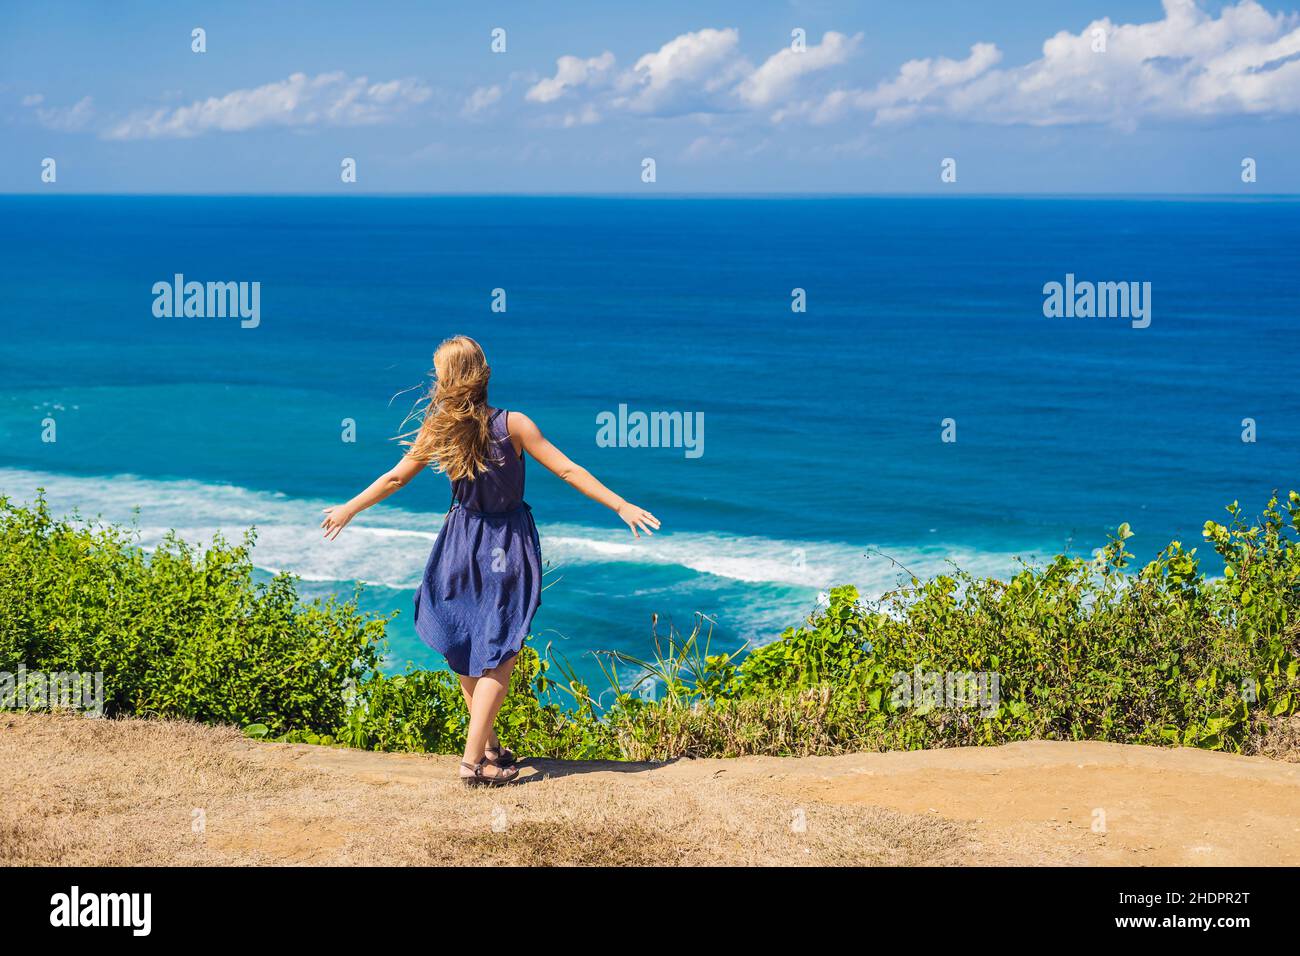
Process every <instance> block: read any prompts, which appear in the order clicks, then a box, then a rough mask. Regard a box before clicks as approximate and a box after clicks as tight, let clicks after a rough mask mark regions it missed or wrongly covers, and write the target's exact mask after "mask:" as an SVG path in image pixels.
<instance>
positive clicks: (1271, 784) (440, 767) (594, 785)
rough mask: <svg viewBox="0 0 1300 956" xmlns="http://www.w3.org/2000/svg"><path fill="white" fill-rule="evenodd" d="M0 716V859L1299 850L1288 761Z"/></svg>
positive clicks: (1220, 856)
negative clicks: (477, 765)
mask: <svg viewBox="0 0 1300 956" xmlns="http://www.w3.org/2000/svg"><path fill="white" fill-rule="evenodd" d="M455 768H456V759H455V758H453V757H440V756H439V757H430V756H420V755H403V754H375V753H366V752H362V751H351V750H343V749H337V748H322V747H308V746H302V745H284V744H265V743H256V742H253V741H249V740H246V739H244V738H242V737H240V736H239V735H238V734H237V733H235V732H234V731H232V730H229V729H225V728H213V727H204V726H199V725H194V724H184V723H176V722H162V721H94V720H84V719H81V718H77V717H51V716H46V715H18V714H10V715H4V716H0V792H3V793H4V794H5V795H6V799H5V800H4V801H3V803H2V804H0V864H22V863H148V862H159V863H174V864H234V863H240V864H250V863H251V864H258V863H311V864H327V865H331V864H352V865H356V864H379V863H397V864H408V863H409V864H420V863H435V864H437V863H453V864H454V863H471V862H473V863H482V862H491V863H523V864H546V863H577V864H583V863H723V864H727V863H734V864H763V863H787V864H789V863H830V864H836V863H862V864H965V865H972V864H974V865H979V864H996V863H1024V864H1032V863H1068V864H1175V865H1180V864H1191V865H1196V864H1239V863H1241V864H1292V865H1294V864H1297V863H1300V764H1295V763H1281V762H1276V761H1271V760H1268V759H1265V758H1262V757H1233V756H1229V755H1224V754H1213V753H1206V752H1202V751H1196V750H1186V749H1178V750H1168V749H1155V748H1146V747H1126V746H1121V745H1116V744H1100V743H1055V742H1031V743H1022V744H1014V745H1010V746H1006V747H999V748H969V749H959V750H934V751H920V752H909V753H886V754H854V755H849V756H843V757H816V758H804V759H793V758H770V757H753V758H741V759H736V760H681V761H676V762H674V763H670V764H657V765H652V764H618V763H600V762H561V761H530V762H528V764H527V766H526V768H525V771H524V779H523V781H522V782H521V783H519V784H516V785H515V786H513V787H510V788H506V789H501V790H492V791H483V790H479V791H467V790H466V789H465V788H463V787H461V786H460V785H459V784H457V783H456V781H455V780H454V778H453V774H454V773H455Z"/></svg>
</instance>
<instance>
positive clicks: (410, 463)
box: [320, 457, 427, 541]
mask: <svg viewBox="0 0 1300 956" xmlns="http://www.w3.org/2000/svg"><path fill="white" fill-rule="evenodd" d="M426 464H427V462H423V461H417V460H416V459H414V458H410V457H405V458H403V459H402V460H401V461H399V462H398V463H397V465H396V467H394V468H393V470H392V471H387V472H385V473H384V474H382V475H380V476H379V477H378V478H376V479H375V480H374V481H372V482H371V483H370V487H369V488H367V489H366V490H365V491H363V492H361V494H359V495H357V496H356V497H355V498H353V499H352V500H351V501H349V502H348V503H347V504H345V505H335V506H334V507H332V508H326V509H325V520H324V521H322V522H321V523H320V526H321V527H322V528H324V529H325V537H326V538H327V539H328V540H330V541H333V540H334V539H335V538H337V537H338V536H339V532H340V531H342V530H343V529H344V527H346V526H347V523H348V522H349V521H351V520H352V519H353V518H355V517H356V516H357V515H358V514H360V513H361V512H363V511H365V510H366V509H367V508H369V507H370V506H371V505H373V504H375V503H376V502H379V501H383V500H384V499H385V498H387V497H388V496H389V495H391V494H392V493H393V492H394V491H396V490H397V489H398V488H402V487H404V486H405V485H406V483H407V482H409V481H410V480H411V479H412V478H414V477H415V476H416V475H418V474H419V473H420V472H421V471H422V470H423V468H424V466H425V465H426Z"/></svg>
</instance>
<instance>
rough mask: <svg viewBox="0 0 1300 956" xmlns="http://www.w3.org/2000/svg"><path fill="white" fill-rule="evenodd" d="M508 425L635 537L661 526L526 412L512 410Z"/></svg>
mask: <svg viewBox="0 0 1300 956" xmlns="http://www.w3.org/2000/svg"><path fill="white" fill-rule="evenodd" d="M508 426H509V431H510V437H511V438H512V439H513V440H515V441H517V442H518V443H519V445H520V447H522V448H523V449H524V451H526V452H528V454H530V455H532V456H533V457H534V458H536V459H537V460H538V461H539V462H541V463H542V465H544V466H545V467H546V468H547V469H548V470H550V471H552V472H554V473H555V474H556V475H558V476H559V477H560V478H562V479H563V480H564V481H566V482H567V483H568V484H570V485H571V486H573V487H574V488H576V489H578V491H581V492H582V493H583V494H584V495H586V496H587V497H588V498H590V499H591V500H592V501H599V502H600V503H601V504H602V505H604V506H605V507H606V508H609V509H610V510H611V511H614V512H616V513H617V514H618V516H619V517H620V518H622V519H623V521H624V522H625V523H626V524H627V526H628V527H629V528H631V529H632V534H633V535H634V536H635V537H638V538H639V537H641V531H644V532H645V533H646V534H649V535H653V534H654V531H651V530H650V529H651V528H658V527H659V519H658V518H656V517H655V516H654V515H652V514H651V513H650V512H648V511H646V510H645V509H644V508H638V507H637V506H636V505H634V504H631V503H629V502H627V501H624V500H623V499H622V498H620V497H619V496H618V495H616V494H614V492H612V491H610V490H609V489H608V488H606V487H605V486H604V485H602V484H601V483H600V482H599V481H597V480H596V477H595V475H593V474H592V473H591V472H589V471H588V470H587V469H586V468H583V467H582V466H581V465H578V464H575V463H574V462H572V461H570V460H569V458H568V457H567V456H566V455H565V454H564V452H562V451H560V449H558V448H556V447H555V446H554V445H552V444H551V443H550V442H549V441H547V440H546V436H544V435H543V434H542V432H541V429H539V428H538V427H537V426H536V425H534V424H533V420H532V419H531V418H529V417H528V416H527V415H525V414H523V413H522V412H513V411H512V412H511V413H510V418H509V421H508ZM638 529H640V530H638Z"/></svg>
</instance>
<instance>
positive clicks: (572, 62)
mask: <svg viewBox="0 0 1300 956" xmlns="http://www.w3.org/2000/svg"><path fill="white" fill-rule="evenodd" d="M613 68H614V54H612V53H610V52H609V51H608V50H606V51H605V52H604V53H602V54H601V55H600V56H593V57H591V58H590V59H587V60H583V59H581V58H579V57H576V56H562V57H560V58H559V59H558V60H556V61H555V76H552V77H547V78H546V79H543V80H540V81H539V82H538V83H536V84H535V85H534V86H533V87H531V88H530V89H529V90H528V92H527V93H525V94H524V99H527V100H530V101H532V102H534V103H550V102H553V101H555V100H558V99H559V98H560V97H561V96H563V95H564V94H565V93H566V92H569V91H571V90H574V89H577V88H578V87H581V86H589V85H590V86H597V85H599V84H601V83H602V82H604V80H605V79H606V77H607V76H608V75H609V72H610V70H612V69H613Z"/></svg>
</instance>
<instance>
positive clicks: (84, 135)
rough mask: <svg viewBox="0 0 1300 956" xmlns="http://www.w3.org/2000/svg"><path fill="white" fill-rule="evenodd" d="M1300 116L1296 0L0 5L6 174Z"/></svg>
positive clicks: (698, 148) (212, 179)
mask: <svg viewBox="0 0 1300 956" xmlns="http://www.w3.org/2000/svg"><path fill="white" fill-rule="evenodd" d="M195 27H201V28H203V30H204V31H206V45H207V50H206V52H204V53H196V52H194V51H193V50H192V49H191V46H192V39H191V31H192V30H193V29H194V28H195ZM496 28H500V29H503V30H504V31H505V52H501V53H495V52H493V50H492V31H493V30H494V29H496ZM795 30H802V31H804V35H805V36H806V43H805V44H804V49H802V50H796V49H794V46H795V42H794V40H793V39H792V31H795ZM1103 41H1104V47H1105V48H1104V50H1103V49H1097V46H1098V45H1099V44H1100V43H1102V42H1103ZM1297 120H1300V13H1297V7H1296V6H1295V5H1292V4H1290V3H1286V2H1284V3H1274V2H1266V3H1258V2H1255V0H1245V2H1241V3H1227V4H1225V3H1219V2H1213V0H1199V3H1197V2H1193V0H1164V3H1161V2H1158V0H1054V2H1052V3H1043V2H1040V0H1005V2H996V3H989V4H974V3H970V2H969V0H911V2H907V3H889V4H886V3H870V4H868V3H845V2H835V0H826V2H819V0H810V2H790V3H740V2H733V3H726V4H721V3H714V4H709V3H701V2H698V0H697V2H678V0H659V2H656V3H653V4H624V3H610V2H599V3H597V2H591V3H587V2H580V3H573V2H570V3H551V4H546V5H542V4H537V3H525V2H517V3H480V4H473V5H469V4H464V5H454V4H447V3H429V2H419V3H416V2H411V3H382V2H380V3H369V4H361V3H351V4H343V3H322V2H312V3H307V2H302V3H275V4H266V3H238V2H231V3H222V4H200V3H184V2H172V3H167V4H163V3H156V4H155V3H151V4H145V3H128V2H123V3H111V4H105V3H89V2H87V3H66V2H50V0H45V2H41V3H36V4H33V3H23V4H17V3H14V4H6V5H4V7H3V8H2V9H0V147H2V148H0V192H9V193H15V192H40V191H57V192H127V193H129V192H163V193H166V192H183V193H295V192H302V193H336V192H340V193H341V192H352V193H358V192H366V193H386V192H393V193H412V192H428V193H499V192H507V193H585V192H597V193H604V192H612V193H646V194H650V193H652V192H660V193H683V192H688V193H689V192H705V193H716V192H778V193H784V192H846V193H888V192H909V193H912V192H937V191H940V190H948V191H952V192H966V193H991V192H992V193H998V192H1008V193H1036V192H1048V193H1086V192H1102V193H1128V192H1138V193H1141V192H1201V193H1203V192H1216V193H1218V192H1226V193H1239V192H1259V193H1294V192H1298V191H1300V123H1298V122H1297ZM47 157H49V158H53V159H55V160H56V162H57V180H56V182H54V183H43V182H42V181H41V164H42V160H44V159H45V158H47ZM345 157H351V158H353V159H355V160H356V163H357V181H356V182H355V183H343V182H342V181H341V178H340V168H341V162H342V160H343V158H345ZM647 157H650V158H653V159H654V160H655V164H656V170H655V171H656V182H655V183H653V184H646V183H643V182H642V180H641V170H642V161H643V159H645V158H647ZM1245 157H1251V158H1253V159H1254V160H1255V161H1256V163H1257V170H1258V182H1256V183H1254V184H1244V183H1242V181H1241V162H1242V159H1243V158H1245ZM945 158H953V159H955V160H956V161H957V163H956V170H957V181H956V182H955V183H943V182H941V181H940V167H941V163H942V161H943V160H944V159H945Z"/></svg>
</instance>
